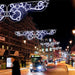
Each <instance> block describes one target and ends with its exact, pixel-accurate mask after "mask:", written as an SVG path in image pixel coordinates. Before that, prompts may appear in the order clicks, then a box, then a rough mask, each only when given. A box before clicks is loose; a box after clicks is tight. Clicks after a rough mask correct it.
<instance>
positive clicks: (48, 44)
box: [40, 42, 60, 47]
mask: <svg viewBox="0 0 75 75" xmlns="http://www.w3.org/2000/svg"><path fill="white" fill-rule="evenodd" d="M59 44H60V42H51V43H49V42H45V43H40V45H42V46H44V45H45V46H46V47H49V46H52V47H53V46H54V45H59Z"/></svg>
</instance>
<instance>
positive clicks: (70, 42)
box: [69, 40, 72, 52]
mask: <svg viewBox="0 0 75 75" xmlns="http://www.w3.org/2000/svg"><path fill="white" fill-rule="evenodd" d="M69 44H70V45H69V52H71V46H72V40H70V41H69Z"/></svg>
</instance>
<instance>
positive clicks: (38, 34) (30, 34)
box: [15, 29, 56, 40]
mask: <svg viewBox="0 0 75 75" xmlns="http://www.w3.org/2000/svg"><path fill="white" fill-rule="evenodd" d="M55 33H56V29H50V30H36V31H15V35H17V36H25V37H26V38H27V39H28V40H32V39H35V38H36V39H39V40H42V39H43V37H44V36H45V35H54V34H55Z"/></svg>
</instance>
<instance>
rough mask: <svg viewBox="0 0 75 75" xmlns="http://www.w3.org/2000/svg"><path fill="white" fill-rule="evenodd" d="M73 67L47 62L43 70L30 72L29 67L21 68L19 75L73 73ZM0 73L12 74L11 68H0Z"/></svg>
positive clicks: (64, 74)
mask: <svg viewBox="0 0 75 75" xmlns="http://www.w3.org/2000/svg"><path fill="white" fill-rule="evenodd" d="M74 74H75V69H69V68H68V67H67V66H66V64H64V63H63V64H62V63H60V64H57V65H55V64H49V65H48V67H47V71H45V72H32V73H31V72H30V70H29V68H21V75H74ZM0 75H12V70H11V69H7V70H0Z"/></svg>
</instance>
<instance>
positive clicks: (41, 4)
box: [0, 0, 49, 21]
mask: <svg viewBox="0 0 75 75" xmlns="http://www.w3.org/2000/svg"><path fill="white" fill-rule="evenodd" d="M34 3H36V5H35V6H33V4H34ZM48 4H49V0H41V1H30V2H21V3H11V4H9V5H8V6H6V5H4V4H1V5H0V21H2V20H3V19H4V17H9V18H10V19H12V20H14V21H20V20H21V19H22V18H23V17H24V16H25V15H26V14H27V13H28V11H42V10H44V9H45V8H47V7H48ZM4 7H5V8H6V10H4ZM8 8H9V9H8Z"/></svg>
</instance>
